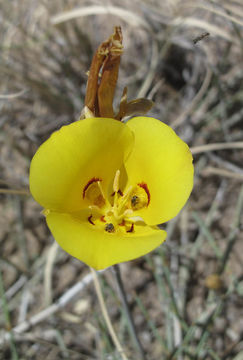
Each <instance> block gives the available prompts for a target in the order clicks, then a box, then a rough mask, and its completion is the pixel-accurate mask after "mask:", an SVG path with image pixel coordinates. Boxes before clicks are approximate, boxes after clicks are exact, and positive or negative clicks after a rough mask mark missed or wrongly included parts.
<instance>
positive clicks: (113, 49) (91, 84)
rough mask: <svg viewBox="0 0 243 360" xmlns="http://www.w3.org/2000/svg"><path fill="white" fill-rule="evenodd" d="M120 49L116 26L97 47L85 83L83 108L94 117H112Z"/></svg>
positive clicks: (119, 36)
mask: <svg viewBox="0 0 243 360" xmlns="http://www.w3.org/2000/svg"><path fill="white" fill-rule="evenodd" d="M122 48H123V47H122V32H121V28H120V26H116V27H115V29H114V33H113V34H112V35H111V36H110V37H109V39H107V40H106V41H104V42H103V43H102V44H101V45H100V46H99V47H98V49H97V51H96V53H95V55H94V57H93V60H92V64H91V67H90V72H89V78H88V82H87V90H86V97H85V106H86V107H88V109H89V110H90V111H92V113H93V114H94V115H95V116H101V117H112V118H113V117H114V111H113V99H114V93H115V88H116V83H117V79H118V71H119V65H120V57H121V54H122ZM100 71H101V74H100ZM99 75H100V76H99Z"/></svg>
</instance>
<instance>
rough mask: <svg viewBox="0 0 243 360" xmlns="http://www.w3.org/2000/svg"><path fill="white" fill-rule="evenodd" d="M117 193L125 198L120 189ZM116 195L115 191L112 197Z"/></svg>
mask: <svg viewBox="0 0 243 360" xmlns="http://www.w3.org/2000/svg"><path fill="white" fill-rule="evenodd" d="M117 192H118V194H119V195H121V196H123V192H122V191H121V190H120V189H119V190H118V191H117ZM114 195H115V191H113V193H112V194H111V196H114Z"/></svg>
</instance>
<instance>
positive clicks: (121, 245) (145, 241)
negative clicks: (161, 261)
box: [46, 212, 166, 270]
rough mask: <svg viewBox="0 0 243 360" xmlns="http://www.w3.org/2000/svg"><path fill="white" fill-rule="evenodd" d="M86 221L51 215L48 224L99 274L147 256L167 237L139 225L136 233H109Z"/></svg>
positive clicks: (68, 249) (67, 247)
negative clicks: (125, 262)
mask: <svg viewBox="0 0 243 360" xmlns="http://www.w3.org/2000/svg"><path fill="white" fill-rule="evenodd" d="M83 217H84V218H83V219H80V218H79V219H78V218H76V217H73V216H72V215H70V214H61V213H55V212H50V213H49V214H47V217H46V220H47V224H48V226H49V228H50V230H51V232H52V234H53V236H54V238H55V239H56V241H57V242H58V244H59V245H60V246H61V247H62V248H63V249H64V250H65V251H66V252H68V253H69V254H71V255H72V256H74V257H76V258H78V259H79V260H81V261H83V262H84V263H86V264H87V265H89V266H91V267H93V268H94V269H96V270H101V269H104V268H106V267H108V266H111V265H114V264H117V263H119V262H123V261H128V260H132V259H135V258H137V257H139V256H142V255H144V254H147V253H148V252H150V251H152V250H153V249H154V248H156V247H157V246H159V245H160V244H161V243H162V242H163V241H164V240H165V237H166V232H165V231H163V230H159V229H158V228H156V229H154V228H151V227H149V226H136V225H135V232H134V233H127V234H125V235H124V234H121V233H120V234H118V233H108V232H106V231H105V230H101V229H98V228H97V229H96V225H92V224H90V223H89V222H88V221H87V219H85V216H83Z"/></svg>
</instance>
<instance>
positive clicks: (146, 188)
mask: <svg viewBox="0 0 243 360" xmlns="http://www.w3.org/2000/svg"><path fill="white" fill-rule="evenodd" d="M138 186H140V187H141V188H143V189H144V191H145V192H146V194H147V197H148V203H147V206H148V205H149V203H150V192H149V189H148V185H147V184H146V183H144V182H142V183H140V184H138Z"/></svg>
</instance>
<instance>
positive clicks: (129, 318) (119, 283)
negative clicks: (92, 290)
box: [112, 264, 146, 360]
mask: <svg viewBox="0 0 243 360" xmlns="http://www.w3.org/2000/svg"><path fill="white" fill-rule="evenodd" d="M112 270H113V273H114V275H115V279H116V283H117V287H118V292H119V296H120V298H121V302H122V305H123V308H124V311H125V314H126V319H127V324H128V329H129V331H130V334H131V336H132V338H133V341H134V344H135V345H136V348H137V350H138V352H139V353H140V358H141V359H143V360H146V356H145V352H144V350H143V348H142V345H141V343H140V341H139V338H138V336H137V332H136V328H135V324H134V320H133V317H132V314H131V311H130V309H129V304H128V301H127V295H126V291H125V289H124V285H123V281H122V278H121V272H120V268H119V265H118V264H117V265H114V266H113V267H112Z"/></svg>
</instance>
